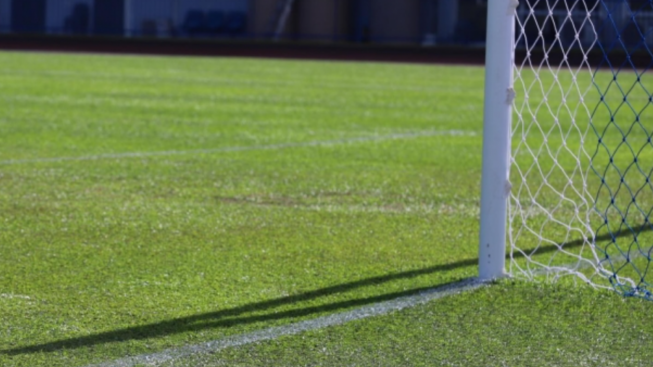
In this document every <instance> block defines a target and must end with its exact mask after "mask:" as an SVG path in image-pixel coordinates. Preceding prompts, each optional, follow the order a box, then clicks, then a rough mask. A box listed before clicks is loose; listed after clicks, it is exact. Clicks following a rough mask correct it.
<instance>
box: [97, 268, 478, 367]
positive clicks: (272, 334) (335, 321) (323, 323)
mask: <svg viewBox="0 0 653 367" xmlns="http://www.w3.org/2000/svg"><path fill="white" fill-rule="evenodd" d="M485 284H486V283H483V282H480V281H478V280H476V279H466V280H462V281H460V282H456V283H453V284H449V285H445V286H442V287H438V288H434V289H431V290H428V291H424V292H422V293H419V294H417V295H414V296H406V297H400V298H397V299H394V300H392V301H386V302H381V303H376V304H373V305H369V306H364V307H361V308H358V309H355V310H351V311H347V312H342V313H337V314H333V315H328V316H323V317H319V318H316V319H313V320H306V321H301V322H297V323H294V324H290V325H285V326H277V327H272V328H269V329H263V330H259V331H254V332H251V333H247V334H241V335H234V336H230V337H226V338H224V339H218V340H214V341H210V342H206V343H201V344H194V345H187V346H184V347H180V348H171V349H166V350H164V351H161V352H158V353H152V354H142V355H138V356H133V357H126V358H121V359H117V360H114V361H110V362H105V363H100V364H95V365H90V366H88V367H134V366H157V365H160V364H162V363H165V362H169V361H174V360H177V359H180V358H184V357H190V356H193V355H198V354H206V353H214V352H218V351H220V350H223V349H226V348H232V347H238V346H242V345H246V344H251V343H257V342H262V341H266V340H272V339H277V338H279V337H281V336H286V335H295V334H299V333H302V332H305V331H310V330H316V329H323V328H326V327H329V326H336V325H341V324H344V323H347V322H350V321H355V320H360V319H365V318H368V317H373V316H380V315H385V314H388V313H390V312H394V311H399V310H402V309H404V308H410V307H415V306H418V305H421V304H424V303H427V302H430V301H433V300H436V299H439V298H443V297H447V296H450V295H453V294H457V293H461V292H465V291H470V290H474V289H477V288H480V287H482V286H484V285H485Z"/></svg>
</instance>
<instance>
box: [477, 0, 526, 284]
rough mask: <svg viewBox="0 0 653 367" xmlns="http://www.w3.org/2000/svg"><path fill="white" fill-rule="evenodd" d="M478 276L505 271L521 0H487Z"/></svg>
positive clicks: (487, 277) (483, 277) (492, 276)
mask: <svg viewBox="0 0 653 367" xmlns="http://www.w3.org/2000/svg"><path fill="white" fill-rule="evenodd" d="M487 4H488V14H487V43H486V51H485V52H486V54H485V106H484V110H483V169H482V187H481V233H480V248H479V279H480V280H490V279H496V278H500V277H502V276H503V275H504V268H505V262H506V259H505V258H506V218H507V205H508V196H509V193H510V182H509V176H510V129H511V124H512V102H513V99H514V89H513V88H512V87H513V76H512V68H513V64H514V42H515V14H516V8H517V5H519V2H518V1H517V0H492V1H488V2H487Z"/></svg>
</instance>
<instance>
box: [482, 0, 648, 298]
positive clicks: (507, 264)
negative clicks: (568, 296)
mask: <svg viewBox="0 0 653 367" xmlns="http://www.w3.org/2000/svg"><path fill="white" fill-rule="evenodd" d="M487 3H488V18H487V20H488V21H487V43H486V60H485V61H486V75H485V90H484V92H485V104H484V109H483V111H484V118H483V129H484V134H483V166H482V187H481V223H480V239H479V241H480V243H479V278H480V279H481V280H491V279H497V278H501V277H505V276H513V277H524V278H528V279H540V278H541V279H553V280H559V279H563V278H564V279H569V280H571V281H578V280H580V281H582V282H584V283H587V284H590V285H592V286H594V287H598V288H611V289H616V290H617V291H619V292H621V293H622V294H625V295H629V296H637V297H643V298H649V299H651V298H653V297H652V296H651V291H652V290H653V265H652V262H651V259H652V258H653V224H652V222H653V75H649V74H653V73H650V72H648V70H649V69H651V68H653V0H573V1H572V0H568V1H564V0H521V1H517V0H489V1H488V2H487Z"/></svg>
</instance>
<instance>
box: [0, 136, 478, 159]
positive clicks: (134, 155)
mask: <svg viewBox="0 0 653 367" xmlns="http://www.w3.org/2000/svg"><path fill="white" fill-rule="evenodd" d="M476 135H477V133H476V132H474V131H464V130H426V131H418V132H411V133H398V134H389V135H373V136H362V137H354V138H342V139H333V140H321V141H320V140H314V141H307V142H299V143H280V144H269V145H251V146H235V147H223V148H213V149H191V150H164V151H154V152H126V153H108V154H96V155H84V156H77V157H52V158H28V159H8V160H3V161H0V165H2V166H6V165H13V164H28V163H48V162H66V161H93V160H101V159H123V158H149V157H161V156H178V155H192V154H214V153H228V152H244V151H256V150H279V149H288V148H302V147H319V146H332V145H345V144H353V143H363V142H377V141H386V140H400V139H411V138H421V137H429V136H476Z"/></svg>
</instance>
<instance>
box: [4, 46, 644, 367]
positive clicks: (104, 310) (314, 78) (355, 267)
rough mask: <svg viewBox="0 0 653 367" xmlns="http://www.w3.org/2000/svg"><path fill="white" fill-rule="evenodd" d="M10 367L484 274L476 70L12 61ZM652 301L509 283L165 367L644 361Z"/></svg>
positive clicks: (201, 333)
mask: <svg viewBox="0 0 653 367" xmlns="http://www.w3.org/2000/svg"><path fill="white" fill-rule="evenodd" d="M0 64H1V65H2V66H3V68H2V69H1V71H0V86H1V88H0V131H1V132H2V134H0V146H1V147H2V149H0V244H1V246H0V325H2V327H0V365H2V366H86V365H88V364H93V363H101V362H108V361H112V360H116V359H120V358H124V357H127V356H133V355H140V354H145V353H154V352H160V351H162V350H164V349H167V348H178V347H183V346H186V345H191V344H197V343H201V342H206V341H212V340H217V339H221V338H225V337H229V336H236V335H240V334H244V333H250V332H256V331H260V330H264V329H267V328H270V327H275V326H282V325H289V324H292V323H296V322H300V321H305V320H312V319H315V318H318V317H322V316H325V315H331V314H334V313H338V312H344V311H348V310H352V309H356V308H358V307H361V306H369V305H374V304H376V303H378V302H382V301H389V300H393V299H395V298H397V297H400V296H408V295H414V294H417V293H419V292H421V291H424V290H427V289H431V288H434V287H438V286H443V285H447V284H452V283H454V282H457V281H460V280H463V279H467V278H470V277H474V276H475V275H476V271H477V267H476V263H477V256H478V255H477V247H478V244H477V241H478V239H477V238H478V220H479V218H478V216H479V191H480V190H479V187H480V169H481V141H482V137H481V129H482V97H483V96H482V81H483V69H482V68H479V67H454V66H425V65H401V64H371V63H327V62H295V61H272V60H248V59H211V58H194V59H192V58H172V57H168V58H163V57H162V58H158V57H131V56H102V55H58V54H36V53H32V54H28V53H25V54H21V53H0ZM650 308H651V303H650V302H646V301H643V300H639V299H634V298H627V299H624V298H621V297H619V296H617V295H616V294H615V293H613V292H609V291H603V290H594V289H592V288H590V287H587V286H584V285H581V284H575V283H574V282H561V283H557V284H555V285H551V284H544V283H538V282H521V281H502V282H499V283H498V284H494V285H491V286H487V287H483V288H480V289H477V290H475V291H469V292H465V293H462V294H457V295H452V296H449V297H446V298H442V299H440V300H436V301H433V302H429V303H427V304H423V305H421V306H417V307H414V308H408V309H404V310H402V311H398V312H393V313H391V314H388V315H384V316H379V317H372V318H366V319H362V320H358V321H353V322H351V323H347V324H343V325H340V326H333V327H329V328H324V329H318V330H314V331H309V332H306V333H301V334H297V335H292V336H284V337H281V338H278V339H274V340H270V341H267V342H261V343H255V344H248V345H245V346H242V347H234V348H227V349H224V350H222V351H219V352H217V353H213V354H210V355H204V354H202V355H191V356H187V357H184V358H178V359H174V360H171V361H168V362H165V363H163V364H162V365H164V366H173V365H174V366H272V365H275V366H427V365H449V366H504V365H505V366H546V365H555V366H650V364H651V361H653V348H652V347H653V342H652V341H651V340H653V314H651V313H649V310H650Z"/></svg>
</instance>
